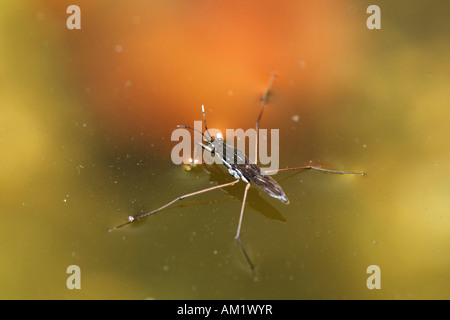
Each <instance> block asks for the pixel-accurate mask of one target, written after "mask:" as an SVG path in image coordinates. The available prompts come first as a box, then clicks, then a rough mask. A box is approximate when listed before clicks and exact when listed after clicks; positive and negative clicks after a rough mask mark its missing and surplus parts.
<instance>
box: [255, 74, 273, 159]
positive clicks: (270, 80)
mask: <svg viewBox="0 0 450 320" xmlns="http://www.w3.org/2000/svg"><path fill="white" fill-rule="evenodd" d="M276 77H277V74H276V72H274V73H272V75H271V76H270V78H269V83H268V84H267V87H266V91H264V93H263V95H262V97H261V108H260V111H259V115H258V119H256V125H255V129H256V144H255V164H258V141H259V121H260V120H261V117H262V115H263V111H264V106H265V105H266V103H267V100H268V99H269V93H270V90H271V88H272V85H273V82H274V81H275V78H276Z"/></svg>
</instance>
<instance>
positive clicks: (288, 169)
mask: <svg viewBox="0 0 450 320" xmlns="http://www.w3.org/2000/svg"><path fill="white" fill-rule="evenodd" d="M307 169H311V170H317V171H323V172H329V173H339V174H360V175H362V176H363V175H365V173H364V172H346V171H336V170H329V169H322V168H319V167H313V166H305V167H295V168H286V169H278V170H267V171H264V173H265V174H270V173H271V172H280V171H291V170H307Z"/></svg>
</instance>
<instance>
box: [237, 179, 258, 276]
mask: <svg viewBox="0 0 450 320" xmlns="http://www.w3.org/2000/svg"><path fill="white" fill-rule="evenodd" d="M250 186H251V184H250V183H247V186H246V187H245V191H244V198H243V199H242V207H241V215H240V217H239V224H238V228H237V232H236V236H235V237H234V238H235V239H236V240H237V241H238V243H239V246H240V247H241V249H242V252H243V253H244V256H245V259H246V260H247V262H248V264H249V266H250V269H251V270H252V275H253V278H254V279H255V278H256V274H255V266H254V265H253V263H252V260H250V257H249V255H248V254H247V251H246V250H245V248H244V245H243V244H242V242H241V238H240V237H239V235H240V233H241V225H242V218H243V217H244V208H245V200H246V199H247V192H248V189H249V188H250Z"/></svg>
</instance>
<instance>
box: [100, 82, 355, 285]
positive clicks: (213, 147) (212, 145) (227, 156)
mask: <svg viewBox="0 0 450 320" xmlns="http://www.w3.org/2000/svg"><path fill="white" fill-rule="evenodd" d="M274 79H275V74H273V75H272V76H271V77H270V80H269V84H268V86H267V89H266V91H265V92H264V94H263V96H262V98H261V109H260V112H259V115H258V118H257V121H256V126H255V127H256V132H258V129H259V121H260V120H261V117H262V114H263V111H264V106H265V105H266V103H267V100H268V97H269V92H270V90H271V87H272V84H273V81H274ZM202 114H203V122H204V125H205V132H206V134H207V135H206V134H205V133H203V132H201V131H198V130H197V129H194V128H191V127H188V126H184V125H179V126H178V127H180V128H186V129H190V130H194V131H197V132H200V133H201V134H202V137H203V142H205V144H204V143H199V145H200V146H201V147H202V148H203V149H205V150H207V151H208V152H210V153H211V154H214V155H215V156H217V157H219V158H220V160H221V161H222V163H223V165H224V166H225V167H226V168H227V169H228V172H229V173H230V174H231V175H232V176H233V177H234V178H235V179H236V180H234V181H232V182H228V183H224V184H221V185H217V186H214V187H210V188H206V189H202V190H199V191H196V192H192V193H188V194H185V195H182V196H179V197H178V198H176V199H174V200H172V201H170V202H169V203H167V204H165V205H163V206H162V207H160V208H158V209H156V210H153V211H150V212H147V213H144V214H141V215H138V216H135V217H133V216H130V217H129V218H128V221H127V222H125V223H123V224H120V225H118V226H116V227H114V228H111V229H109V231H110V232H111V231H114V230H116V229H118V228H121V227H124V226H126V225H128V224H131V223H133V222H136V221H138V220H140V219H143V218H145V217H147V216H149V215H152V214H155V213H157V212H159V211H161V210H163V209H165V208H167V207H169V206H170V205H172V204H174V203H175V202H177V201H180V200H183V199H186V198H189V197H192V196H195V195H198V194H201V193H205V192H208V191H212V190H216V189H220V188H225V187H231V186H233V185H235V184H236V183H238V182H239V181H243V182H245V183H246V184H247V185H246V187H245V191H244V196H243V200H242V205H241V212H240V216H239V223H238V227H237V231H236V236H235V239H236V240H237V241H238V243H239V246H240V247H241V249H242V252H243V254H244V256H245V259H246V260H247V263H248V265H249V266H250V269H251V271H252V275H253V277H254V278H255V276H256V274H255V266H254V264H253V262H252V260H251V259H250V256H249V255H248V253H247V251H246V250H245V248H244V245H243V244H242V241H241V238H240V234H241V226H242V218H243V216H244V208H245V201H246V198H247V193H248V189H249V188H250V186H251V185H252V183H253V184H255V185H256V186H258V187H259V188H260V189H261V190H263V191H264V192H265V193H267V194H268V195H270V196H271V197H274V198H276V199H279V200H280V201H281V202H283V203H285V204H288V203H289V200H288V198H287V197H286V194H285V193H284V191H283V189H282V188H281V186H280V185H279V184H278V183H277V182H276V181H275V180H274V179H273V178H271V177H270V176H268V175H267V173H269V171H262V170H261V168H260V167H259V166H258V164H257V158H255V161H251V160H250V159H249V158H248V157H247V156H246V155H245V154H244V153H243V152H242V151H241V150H239V149H238V148H234V147H232V146H230V145H228V144H227V143H225V141H224V140H223V138H222V136H221V135H219V134H218V135H217V136H216V137H215V138H214V137H213V136H212V135H211V134H210V132H209V130H208V127H207V125H206V116H205V108H204V106H202ZM257 146H258V135H257V137H256V148H257ZM256 151H257V150H256ZM257 154H258V152H256V153H255V155H257ZM255 157H256V156H255ZM193 163H195V161H194V162H193ZM305 169H312V170H318V171H323V172H330V173H339V174H360V175H364V173H363V172H344V171H335V170H328V169H322V168H319V167H313V166H304V167H295V168H286V169H279V170H278V171H289V170H305Z"/></svg>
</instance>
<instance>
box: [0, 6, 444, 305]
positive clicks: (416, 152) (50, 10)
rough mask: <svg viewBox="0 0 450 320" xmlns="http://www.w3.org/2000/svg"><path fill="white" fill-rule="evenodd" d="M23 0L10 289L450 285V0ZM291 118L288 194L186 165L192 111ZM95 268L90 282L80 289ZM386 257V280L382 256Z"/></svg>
mask: <svg viewBox="0 0 450 320" xmlns="http://www.w3.org/2000/svg"><path fill="white" fill-rule="evenodd" d="M377 2H378V5H379V6H380V8H381V19H382V20H381V21H382V28H381V30H369V29H367V27H366V20H367V17H368V16H369V15H368V14H367V13H366V9H367V6H368V5H369V4H372V3H369V2H367V3H364V2H363V3H362V2H361V1H342V2H339V4H337V3H334V2H331V1H287V2H285V3H284V4H280V3H279V2H277V1H273V2H272V1H268V2H266V3H264V5H262V4H261V3H260V2H256V1H255V2H251V1H250V2H245V5H244V4H242V3H239V4H237V3H234V4H230V3H229V1H227V2H226V3H225V2H217V3H216V2H214V4H213V3H211V2H206V1H205V2H198V3H196V4H195V5H193V4H192V3H189V4H188V3H186V2H184V1H164V2H156V1H155V2H147V1H137V0H136V1H128V2H127V4H126V5H125V4H122V2H119V1H117V2H114V1H111V2H108V4H106V3H105V4H93V3H91V2H88V1H78V5H79V6H80V8H81V12H82V16H81V17H82V27H81V30H68V29H67V28H66V23H65V22H66V19H67V17H68V16H69V15H68V14H67V13H66V7H65V5H64V4H55V2H54V1H39V2H38V3H35V4H29V2H26V1H14V2H8V3H3V4H2V5H1V10H0V12H1V13H0V23H1V28H0V29H1V30H2V31H1V33H2V36H1V40H0V59H1V61H2V62H3V63H2V67H1V70H2V73H1V74H2V77H1V84H2V89H1V93H0V97H1V101H2V104H1V107H0V110H1V117H0V147H1V150H2V151H1V157H0V192H1V195H2V196H1V197H0V210H1V211H0V215H1V220H2V223H1V224H0V247H1V254H0V284H1V285H0V298H3V299H10V298H19V299H101V298H107V299H121V298H124V299H145V298H149V299H305V298H306V299H311V298H319V299H330V298H333V299H334V298H337V299H346V298H347V299H361V298H364V299H380V298H385V299H410V298H412V299H419V298H425V299H428V298H441V299H442V298H445V299H448V298H450V295H449V292H450V291H449V289H448V288H449V285H450V272H449V270H450V257H449V255H448V252H449V250H450V233H449V227H450V200H449V199H450V198H449V194H450V193H449V191H450V185H449V176H450V175H449V174H450V161H449V160H450V151H449V148H448V141H449V139H450V129H449V126H448V123H450V112H449V109H448V101H449V98H450V94H449V90H448V87H449V74H450V73H449V67H450V65H449V59H448V56H449V53H450V45H449V42H448V35H447V34H446V33H445V32H444V30H446V29H448V27H449V21H448V19H447V17H446V15H445V13H446V12H448V9H449V5H448V4H447V2H444V1H435V2H433V4H429V3H427V2H426V1H422V0H420V1H408V6H404V5H402V2H401V1H400V2H398V3H397V2H396V3H392V2H390V1H377ZM446 9H447V10H446ZM273 71H277V74H278V77H277V79H276V81H275V83H274V86H273V90H272V95H271V97H270V101H269V103H268V105H267V109H266V110H265V112H264V116H263V118H262V122H261V127H262V128H269V129H270V128H275V129H279V130H280V143H279V146H280V167H281V168H286V167H295V166H302V165H309V164H313V165H318V166H322V167H324V168H330V169H335V170H344V171H364V172H365V173H366V175H365V176H351V175H334V174H327V173H322V172H315V171H303V172H298V173H297V174H294V175H292V173H289V172H280V173H279V174H277V175H276V176H274V178H275V179H277V181H279V183H280V185H281V186H282V187H283V190H284V191H285V192H286V194H287V196H288V198H289V199H290V204H289V205H285V204H283V203H281V202H280V201H278V200H276V199H273V198H271V197H269V196H267V195H266V194H264V193H263V192H261V191H260V190H259V189H257V188H256V187H252V188H251V189H250V193H249V197H248V202H247V203H248V205H247V207H246V211H245V215H244V218H243V225H242V230H241V239H242V241H243V243H244V245H245V247H246V249H247V251H248V253H249V255H250V257H251V258H252V260H253V262H254V263H255V265H256V272H257V275H258V279H257V281H254V280H253V279H252V276H251V272H250V270H249V267H248V265H247V264H246V261H245V258H244V256H243V255H242V252H241V251H240V248H239V245H238V243H237V242H236V240H235V239H234V236H235V233H236V228H237V225H238V219H239V212H240V207H241V201H242V195H243V192H244V184H242V185H241V184H239V185H236V186H234V187H230V188H227V189H223V190H215V191H212V192H208V193H205V194H202V195H198V196H196V197H193V198H190V199H186V200H183V201H180V202H178V203H177V204H175V205H174V206H173V207H170V208H168V209H166V210H164V211H161V212H160V213H158V214H156V215H154V216H151V217H148V218H146V219H145V220H142V221H140V222H138V223H136V224H133V225H131V226H127V227H124V228H122V229H119V230H116V231H114V232H111V233H109V232H108V229H109V228H111V227H113V226H115V225H117V224H120V223H123V222H125V221H126V219H127V217H128V216H130V215H137V214H140V213H143V212H148V211H151V210H154V209H156V208H158V207H160V206H162V205H163V204H165V203H167V202H169V201H170V200H172V199H174V198H176V197H178V196H180V195H182V194H186V193H190V192H194V191H197V190H200V189H204V188H207V187H211V186H214V185H218V184H220V183H225V182H227V181H232V179H233V178H232V177H231V176H230V175H229V174H228V173H227V172H226V170H224V169H222V168H221V167H219V166H212V167H205V166H198V167H195V168H194V169H193V170H185V167H184V166H182V165H175V164H173V163H172V161H171V150H172V148H173V147H174V145H175V144H176V142H174V141H171V133H172V131H173V130H174V129H175V128H176V125H177V124H184V125H190V126H193V125H194V121H195V120H201V119H202V118H201V108H200V107H201V105H202V104H204V105H205V106H206V111H207V117H208V124H210V126H211V127H214V128H218V129H221V130H224V129H226V128H243V129H247V128H251V127H254V124H255V121H256V118H257V115H258V112H259V99H260V97H261V95H262V93H263V92H264V89H265V85H266V83H267V81H268V79H269V75H270V74H271V72H273ZM71 265H77V266H79V268H80V272H81V289H80V290H77V289H73V290H69V289H68V288H67V286H66V281H67V279H68V277H69V274H67V273H66V270H67V267H68V266H71ZM371 265H376V266H378V267H379V268H380V270H381V289H380V290H377V289H374V290H369V289H368V288H367V285H366V281H367V279H368V277H369V276H370V274H368V273H367V272H366V270H367V268H368V267H369V266H371Z"/></svg>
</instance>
